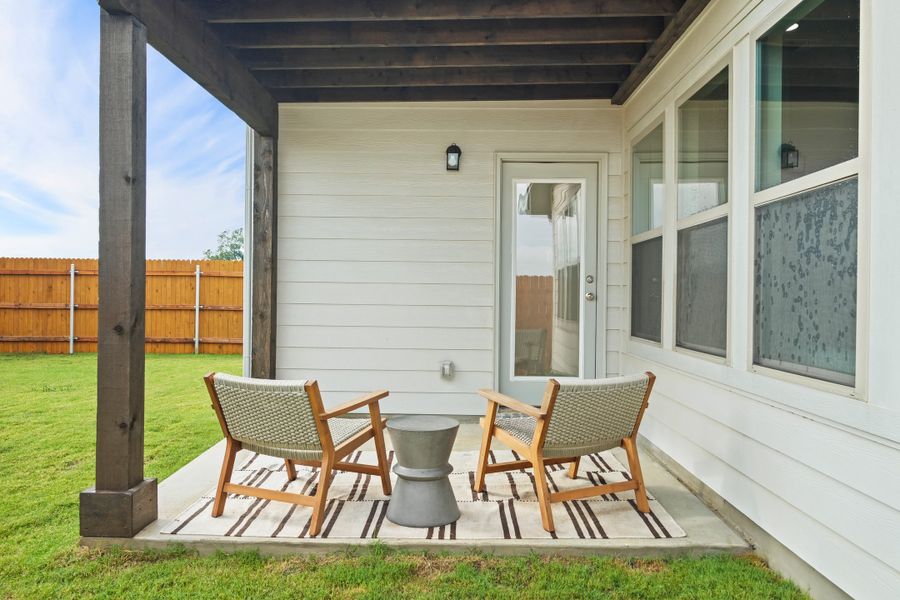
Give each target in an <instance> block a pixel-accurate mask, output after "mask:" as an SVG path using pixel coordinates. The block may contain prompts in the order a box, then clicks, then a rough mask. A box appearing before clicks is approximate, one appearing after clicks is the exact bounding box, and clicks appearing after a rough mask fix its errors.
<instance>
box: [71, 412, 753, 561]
mask: <svg viewBox="0 0 900 600" xmlns="http://www.w3.org/2000/svg"><path fill="white" fill-rule="evenodd" d="M459 420H460V421H461V426H460V429H459V434H458V437H457V440H456V444H455V446H454V451H457V452H460V451H466V450H477V449H478V447H479V445H480V443H481V429H480V428H479V427H478V424H477V423H476V422H475V421H474V420H473V419H471V418H466V417H463V418H460V419H459ZM370 444H371V442H370ZM388 446H389V447H390V441H389V440H388ZM224 448H225V444H224V440H223V441H222V442H220V443H218V444H216V445H215V446H213V447H212V448H210V449H209V450H207V451H206V452H204V453H203V454H201V455H200V456H198V457H197V458H195V459H194V460H193V461H191V462H190V463H188V464H187V465H185V466H184V467H183V468H181V469H179V470H178V471H177V472H175V473H174V474H172V475H171V476H169V477H168V478H166V479H165V480H164V481H162V482H161V483H160V484H159V518H158V520H157V521H155V522H154V523H152V524H150V525H149V526H147V527H146V528H145V529H144V530H143V531H141V532H140V533H139V534H138V535H137V536H135V537H134V538H131V539H120V538H82V540H81V541H82V544H84V545H86V546H92V547H100V546H109V545H120V546H124V547H128V548H134V549H148V548H166V547H169V546H171V545H175V544H179V545H184V546H186V547H189V548H191V549H194V550H197V551H198V552H200V553H201V554H208V553H212V552H215V551H224V552H235V551H245V550H257V551H259V552H260V553H261V554H265V555H285V554H295V553H320V552H335V551H341V550H346V549H348V548H353V547H360V546H365V545H368V544H371V543H372V542H373V541H375V540H359V541H358V542H356V541H353V542H350V541H348V540H347V539H283V538H278V539H272V538H259V537H224V536H179V537H178V538H177V539H175V538H173V536H171V535H168V534H163V533H161V530H162V529H163V528H164V527H165V526H166V525H168V524H169V523H170V522H171V521H172V520H173V519H175V517H177V516H178V515H179V514H181V513H182V512H183V511H184V510H185V509H186V508H188V507H189V506H190V505H191V504H192V503H193V502H194V501H195V500H196V499H197V498H198V497H200V496H201V495H202V494H204V493H206V492H207V491H209V489H210V488H212V487H213V486H215V484H216V479H217V477H218V474H219V468H220V466H221V463H222V457H223V454H224ZM363 449H367V450H370V449H372V448H370V447H369V446H368V445H367V446H364V447H363ZM614 454H615V455H616V458H618V459H620V460H621V461H625V460H626V459H625V455H624V452H623V451H621V450H615V451H614ZM242 458H244V457H239V459H238V460H241V459H242ZM641 461H642V465H643V471H644V479H645V481H646V483H647V487H648V489H649V490H650V492H651V493H652V494H653V495H654V496H656V498H657V499H658V500H659V501H660V502H661V503H662V505H663V506H664V507H665V508H666V510H668V512H669V514H671V515H672V517H673V518H674V519H675V520H676V521H677V522H678V524H679V525H680V526H681V527H682V529H684V531H685V532H686V533H687V535H686V537H682V538H671V539H633V540H632V539H621V538H620V539H608V540H601V539H590V540H581V539H566V540H534V539H524V540H502V539H497V540H493V539H492V540H477V541H476V540H458V541H449V540H391V539H384V540H378V541H379V542H380V543H384V544H387V545H389V546H391V547H395V548H403V549H408V550H431V551H447V552H468V551H472V550H477V551H482V552H488V553H495V554H527V553H531V552H539V553H546V554H566V555H575V554H581V555H615V556H634V557H666V556H698V555H703V554H714V553H732V554H739V553H742V552H748V551H750V550H751V547H750V545H749V544H748V543H747V541H746V540H745V539H744V538H743V537H741V536H740V535H739V534H738V533H736V532H735V531H734V530H733V529H731V528H730V527H729V526H728V525H727V524H726V523H725V522H724V521H723V520H722V519H721V518H720V517H719V516H718V515H717V514H716V513H715V512H713V511H712V510H711V509H710V508H708V507H707V506H706V505H705V504H704V503H703V502H702V501H701V500H700V499H699V498H697V497H696V496H694V495H693V494H692V493H691V492H690V490H688V488H686V487H685V486H684V485H683V484H682V483H680V482H679V481H678V479H676V478H675V477H674V476H673V475H672V474H671V473H670V472H669V471H667V470H666V469H665V468H664V467H663V466H662V465H661V464H660V463H659V462H657V461H656V460H655V459H654V458H653V456H652V455H651V454H650V453H648V452H644V453H642V454H641Z"/></svg>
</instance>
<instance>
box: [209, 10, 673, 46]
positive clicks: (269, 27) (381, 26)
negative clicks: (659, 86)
mask: <svg viewBox="0 0 900 600" xmlns="http://www.w3.org/2000/svg"><path fill="white" fill-rule="evenodd" d="M213 29H214V31H215V32H216V34H217V35H218V36H219V37H220V38H221V39H222V41H223V42H224V43H225V44H226V45H227V46H229V47H232V48H351V47H393V46H498V45H510V44H511V45H518V44H527V45H536V44H557V45H558V44H583V43H591V44H597V43H609V44H616V43H650V42H653V41H654V40H655V39H656V38H657V36H659V35H660V33H661V32H662V31H663V20H662V19H661V18H659V17H641V18H632V17H621V18H615V19H612V18H607V19H602V18H601V19H520V20H488V19H485V20H481V21H465V20H463V21H423V22H404V21H378V22H372V23H266V24H239V25H235V24H225V25H215V26H213Z"/></svg>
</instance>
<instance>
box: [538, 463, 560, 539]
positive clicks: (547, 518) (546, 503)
mask: <svg viewBox="0 0 900 600" xmlns="http://www.w3.org/2000/svg"><path fill="white" fill-rule="evenodd" d="M532 464H533V465H534V486H535V487H536V488H537V496H538V504H539V505H540V507H541V524H542V525H543V526H544V530H545V531H554V530H555V529H556V528H555V526H554V525H553V511H552V510H551V509H550V489H549V488H548V487H547V472H546V471H545V470H544V460H543V459H542V458H541V457H540V456H536V457H534V458H533V459H532Z"/></svg>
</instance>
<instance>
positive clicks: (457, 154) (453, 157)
mask: <svg viewBox="0 0 900 600" xmlns="http://www.w3.org/2000/svg"><path fill="white" fill-rule="evenodd" d="M461 158H462V150H460V149H459V146H457V145H456V144H450V145H449V146H447V170H448V171H459V161H460V159H461Z"/></svg>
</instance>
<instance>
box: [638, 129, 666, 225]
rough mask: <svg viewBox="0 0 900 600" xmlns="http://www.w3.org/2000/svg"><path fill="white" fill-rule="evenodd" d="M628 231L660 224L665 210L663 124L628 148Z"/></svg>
mask: <svg viewBox="0 0 900 600" xmlns="http://www.w3.org/2000/svg"><path fill="white" fill-rule="evenodd" d="M631 163H632V165H631V166H632V170H631V233H633V234H638V233H643V232H645V231H649V230H651V229H656V228H657V227H662V224H663V212H664V209H665V186H664V185H663V129H662V124H660V125H659V126H657V127H656V129H654V130H653V131H651V132H650V133H648V134H647V135H646V136H644V138H643V139H641V141H639V142H638V143H637V144H635V145H634V148H633V149H632V151H631Z"/></svg>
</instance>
